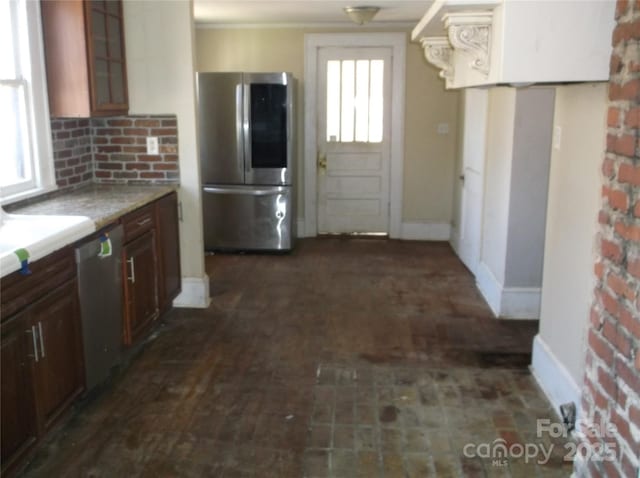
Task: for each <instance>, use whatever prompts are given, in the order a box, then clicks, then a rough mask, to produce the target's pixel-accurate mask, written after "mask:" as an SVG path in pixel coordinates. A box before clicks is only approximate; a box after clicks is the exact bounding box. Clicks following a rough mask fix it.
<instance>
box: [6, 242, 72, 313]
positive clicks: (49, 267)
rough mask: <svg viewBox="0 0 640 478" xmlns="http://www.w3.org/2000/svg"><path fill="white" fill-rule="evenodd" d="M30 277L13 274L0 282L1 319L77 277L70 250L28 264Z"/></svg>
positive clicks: (62, 250)
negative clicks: (0, 290) (0, 293)
mask: <svg viewBox="0 0 640 478" xmlns="http://www.w3.org/2000/svg"><path fill="white" fill-rule="evenodd" d="M29 269H30V270H31V274H30V275H27V276H24V275H22V274H20V272H19V271H16V272H14V273H12V274H9V275H8V276H6V277H3V278H2V279H0V289H2V296H1V298H0V316H2V318H3V319H4V318H5V317H6V318H9V317H11V316H12V315H13V314H15V313H16V312H18V311H20V310H21V309H23V308H25V307H26V306H28V305H30V304H32V303H33V302H35V301H36V300H38V299H39V298H41V297H42V296H44V295H46V294H47V293H48V292H49V291H51V290H53V289H55V288H56V287H57V286H59V285H60V284H63V283H64V282H66V281H68V280H69V279H72V278H74V277H75V275H76V264H75V260H74V258H73V251H72V249H71V248H70V247H66V248H64V249H61V250H59V251H56V252H54V253H52V254H50V255H48V256H47V257H44V258H42V259H40V260H39V261H36V262H34V263H32V264H29Z"/></svg>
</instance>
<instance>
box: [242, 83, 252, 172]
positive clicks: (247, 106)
mask: <svg viewBox="0 0 640 478" xmlns="http://www.w3.org/2000/svg"><path fill="white" fill-rule="evenodd" d="M243 88H244V95H243V96H244V98H243V100H244V101H243V103H244V105H243V106H244V108H243V110H244V111H243V114H244V170H245V172H247V173H250V172H251V86H250V85H249V84H248V83H244V84H243Z"/></svg>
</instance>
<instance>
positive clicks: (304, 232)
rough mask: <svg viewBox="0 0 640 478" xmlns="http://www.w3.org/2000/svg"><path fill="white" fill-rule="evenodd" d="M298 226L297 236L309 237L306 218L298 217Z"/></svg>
mask: <svg viewBox="0 0 640 478" xmlns="http://www.w3.org/2000/svg"><path fill="white" fill-rule="evenodd" d="M296 226H297V229H296V234H297V236H298V237H307V230H306V229H305V225H304V218H298V221H297V223H296Z"/></svg>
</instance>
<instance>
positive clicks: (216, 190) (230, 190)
mask: <svg viewBox="0 0 640 478" xmlns="http://www.w3.org/2000/svg"><path fill="white" fill-rule="evenodd" d="M202 190H203V191H204V192H205V193H209V194H237V195H241V196H274V195H276V194H284V193H286V192H287V187H285V186H263V187H255V188H251V187H233V186H205V187H203V188H202Z"/></svg>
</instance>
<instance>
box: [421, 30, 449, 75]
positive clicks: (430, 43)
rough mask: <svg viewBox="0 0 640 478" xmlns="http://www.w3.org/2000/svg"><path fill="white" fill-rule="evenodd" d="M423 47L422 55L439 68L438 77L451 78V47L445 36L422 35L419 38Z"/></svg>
mask: <svg viewBox="0 0 640 478" xmlns="http://www.w3.org/2000/svg"><path fill="white" fill-rule="evenodd" d="M420 44H421V45H422V48H424V57H425V58H426V59H427V61H428V62H429V63H431V64H432V65H434V66H435V67H437V68H439V69H440V78H443V79H444V80H446V81H450V80H452V79H453V63H452V60H453V48H452V47H451V44H450V43H449V40H447V37H424V38H421V39H420Z"/></svg>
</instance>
